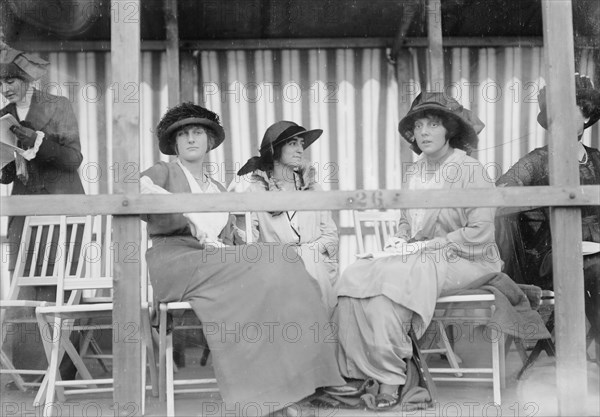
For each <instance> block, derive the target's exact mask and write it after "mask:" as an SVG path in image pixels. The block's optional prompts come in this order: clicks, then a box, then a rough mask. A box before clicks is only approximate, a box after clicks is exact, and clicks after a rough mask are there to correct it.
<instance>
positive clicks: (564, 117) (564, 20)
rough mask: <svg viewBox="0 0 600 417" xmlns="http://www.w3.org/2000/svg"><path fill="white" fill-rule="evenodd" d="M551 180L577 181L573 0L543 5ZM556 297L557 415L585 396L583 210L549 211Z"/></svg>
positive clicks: (574, 409)
mask: <svg viewBox="0 0 600 417" xmlns="http://www.w3.org/2000/svg"><path fill="white" fill-rule="evenodd" d="M542 17H543V26H544V48H545V60H546V71H547V72H546V80H547V86H546V103H547V105H548V108H547V110H548V119H549V121H550V123H549V125H550V126H549V128H550V129H549V130H550V140H549V141H548V144H549V153H550V156H549V164H550V184H551V185H555V186H576V185H578V184H579V168H578V159H577V142H576V140H575V138H576V137H577V126H576V124H575V111H576V107H575V83H574V81H573V74H574V73H575V65H574V63H575V58H574V47H573V23H572V22H573V16H572V4H571V1H570V0H565V1H555V0H544V1H543V3H542ZM550 227H551V229H552V250H553V259H552V268H553V277H554V294H555V297H556V303H555V307H554V308H555V311H556V314H555V317H556V327H555V335H556V358H557V368H556V380H557V392H558V411H559V415H563V416H564V415H585V414H587V413H586V405H587V404H586V401H581V399H582V398H586V397H587V392H588V387H587V373H586V343H585V342H586V341H585V310H584V305H585V304H584V289H583V256H582V253H581V240H582V236H581V210H579V209H577V208H555V209H552V210H551V211H550Z"/></svg>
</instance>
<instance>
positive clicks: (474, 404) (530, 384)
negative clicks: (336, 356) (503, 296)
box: [0, 341, 600, 417]
mask: <svg viewBox="0 0 600 417" xmlns="http://www.w3.org/2000/svg"><path fill="white" fill-rule="evenodd" d="M488 350H489V349H487V347H486V346H485V345H482V343H466V342H464V343H463V342H462V341H461V342H459V345H458V346H457V351H459V352H460V356H461V357H462V359H463V361H467V362H468V363H469V365H477V364H479V363H485V362H486V361H489V360H491V355H488ZM590 352H591V354H593V352H592V351H591V350H590ZM200 354H201V351H200V349H199V348H190V349H187V351H186V366H185V367H184V368H181V369H180V370H179V372H178V375H179V376H180V377H183V376H188V375H194V377H198V375H201V376H207V377H208V376H210V375H211V374H212V368H211V367H210V362H209V364H208V365H207V366H206V367H200V365H199V359H200ZM431 360H434V361H439V360H441V359H435V358H431ZM506 365H507V386H506V389H504V390H502V406H501V407H497V406H496V405H495V404H494V403H493V401H492V389H491V384H485V383H448V382H438V383H437V389H438V401H437V402H436V404H435V407H434V408H433V409H430V410H424V411H413V412H407V413H404V414H403V415H406V416H423V417H425V416H448V417H451V416H457V417H458V416H461V417H467V416H469V417H474V416H482V417H483V416H555V415H558V413H557V404H556V387H555V379H554V373H555V361H554V359H553V358H548V357H546V356H545V354H542V356H541V357H540V359H539V360H538V362H537V363H536V365H535V366H534V367H533V368H532V369H530V370H529V371H528V372H527V373H526V375H525V377H524V378H523V380H522V381H516V379H515V377H516V374H517V372H518V370H519V369H520V366H521V361H520V359H519V357H518V355H517V353H516V352H515V351H514V350H513V351H510V352H508V354H507V361H506ZM90 368H91V369H92V372H93V373H95V372H99V373H100V374H101V373H102V371H101V370H100V368H99V367H98V369H95V366H94V364H93V363H90ZM107 377H109V376H107ZM176 377H178V376H177V375H176ZM9 380H10V379H9V377H8V376H7V375H2V377H1V379H0V382H1V384H2V385H0V387H1V388H0V402H1V407H0V416H2V417H9V416H28V417H34V416H38V415H41V410H40V409H36V408H35V407H33V406H32V405H31V403H32V400H33V397H34V392H33V391H32V392H27V393H21V392H18V391H9V390H7V389H5V388H4V386H5V384H6V383H7V382H8V381H9ZM599 380H600V377H599V367H598V365H597V364H596V363H595V362H589V363H588V381H589V382H588V384H589V390H588V391H589V392H588V395H583V393H582V396H581V401H585V402H586V403H587V412H586V415H588V416H599V415H600V400H599V398H600V397H599V395H598V393H599V392H600V384H599ZM221 405H222V403H221V398H220V396H219V395H218V394H187V395H186V394H182V395H178V396H177V397H176V401H175V410H176V413H177V415H178V416H233V415H235V414H236V413H231V412H230V411H231V410H226V409H223V408H222V407H221ZM56 407H57V409H58V410H60V414H59V415H61V416H63V417H69V416H89V417H91V416H103V417H104V416H115V415H116V414H115V410H114V408H113V406H112V397H111V396H110V395H109V394H102V395H95V396H94V397H90V396H73V397H70V398H69V401H68V402H67V403H64V404H56ZM131 407H132V409H133V407H136V405H134V404H132V405H131ZM165 412H166V407H165V404H164V403H161V402H159V401H158V399H157V398H154V397H152V396H151V395H150V393H149V392H148V396H147V403H146V415H147V416H164V415H165ZM317 413H318V415H319V416H327V417H333V416H336V417H346V416H348V417H349V416H376V415H384V416H385V415H402V414H399V413H398V412H397V411H394V412H387V413H383V412H379V413H375V412H372V411H366V410H347V409H318V410H317Z"/></svg>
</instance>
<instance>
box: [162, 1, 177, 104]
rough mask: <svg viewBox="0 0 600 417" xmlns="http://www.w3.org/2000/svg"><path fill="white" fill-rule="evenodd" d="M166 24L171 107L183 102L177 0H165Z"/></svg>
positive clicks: (168, 83)
mask: <svg viewBox="0 0 600 417" xmlns="http://www.w3.org/2000/svg"><path fill="white" fill-rule="evenodd" d="M164 2H165V4H164V6H165V25H166V31H167V44H166V47H167V86H168V90H169V107H174V106H176V105H177V104H179V103H180V102H181V100H180V88H179V85H180V84H179V78H180V77H179V22H178V16H177V0H164Z"/></svg>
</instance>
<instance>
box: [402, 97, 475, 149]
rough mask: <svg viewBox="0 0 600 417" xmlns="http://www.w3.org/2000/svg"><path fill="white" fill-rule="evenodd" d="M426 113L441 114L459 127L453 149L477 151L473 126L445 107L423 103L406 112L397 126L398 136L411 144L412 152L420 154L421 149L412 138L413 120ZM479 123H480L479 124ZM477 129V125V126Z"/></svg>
mask: <svg viewBox="0 0 600 417" xmlns="http://www.w3.org/2000/svg"><path fill="white" fill-rule="evenodd" d="M426 113H429V114H436V113H437V114H443V115H445V116H446V117H449V118H451V119H453V120H455V121H456V122H457V123H458V125H459V132H457V134H456V136H457V137H458V140H456V141H455V143H454V145H455V146H454V147H455V148H458V149H462V150H463V151H465V152H467V153H470V152H471V151H473V150H475V149H477V144H478V143H479V137H478V136H477V132H476V131H475V129H474V128H473V126H472V125H471V124H470V123H469V122H467V121H466V120H464V119H463V118H462V117H460V116H458V115H457V114H455V113H454V112H452V111H450V110H448V109H447V108H446V107H444V106H442V105H441V104H437V103H423V104H419V105H417V106H415V107H414V108H413V109H412V110H411V111H409V112H408V114H407V115H406V116H404V118H403V119H402V120H400V123H399V124H398V131H399V132H400V135H401V136H402V137H403V138H404V139H405V140H406V141H407V142H409V143H410V144H411V147H412V150H413V151H414V152H415V153H416V154H417V155H420V154H421V149H419V147H418V146H417V144H416V142H415V138H414V124H415V120H417V119H419V118H422V117H424V115H425V114H426ZM472 122H474V123H476V124H477V123H478V121H475V120H473V121H472ZM479 123H480V122H479ZM478 129H479V125H478ZM482 129H483V124H481V128H480V129H479V130H480V131H481V130H482Z"/></svg>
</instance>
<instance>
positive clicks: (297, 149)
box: [278, 137, 304, 168]
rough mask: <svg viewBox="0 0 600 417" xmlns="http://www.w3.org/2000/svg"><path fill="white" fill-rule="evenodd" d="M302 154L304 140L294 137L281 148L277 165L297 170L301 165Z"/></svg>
mask: <svg viewBox="0 0 600 417" xmlns="http://www.w3.org/2000/svg"><path fill="white" fill-rule="evenodd" d="M303 154H304V139H302V138H299V137H295V138H293V139H290V140H288V141H287V142H286V143H285V144H284V145H283V146H282V147H281V157H280V158H279V161H278V162H279V163H280V164H283V165H288V166H291V167H293V168H297V167H299V166H301V165H302V155H303Z"/></svg>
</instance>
